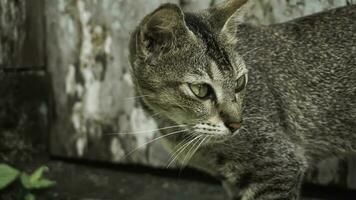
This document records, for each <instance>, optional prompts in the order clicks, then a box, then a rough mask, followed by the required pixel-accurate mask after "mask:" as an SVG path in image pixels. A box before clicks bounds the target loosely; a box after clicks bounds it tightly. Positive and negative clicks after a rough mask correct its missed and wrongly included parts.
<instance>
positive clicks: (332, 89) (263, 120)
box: [130, 0, 356, 200]
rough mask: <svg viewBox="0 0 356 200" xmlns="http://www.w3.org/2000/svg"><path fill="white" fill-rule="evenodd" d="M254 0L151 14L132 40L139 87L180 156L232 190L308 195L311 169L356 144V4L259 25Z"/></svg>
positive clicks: (239, 194) (250, 198) (240, 194)
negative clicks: (252, 15)
mask: <svg viewBox="0 0 356 200" xmlns="http://www.w3.org/2000/svg"><path fill="white" fill-rule="evenodd" d="M245 2H246V0H230V1H225V2H223V3H221V4H218V5H216V6H214V7H211V8H208V9H206V10H202V11H199V12H196V13H184V12H183V11H182V10H181V9H180V8H179V7H178V6H177V5H174V4H164V5H162V6H161V7H159V8H158V9H156V10H155V11H154V12H152V13H151V14H149V15H147V16H146V17H145V18H144V19H143V20H142V22H141V23H140V24H139V26H138V27H137V28H136V30H135V31H134V32H133V33H132V36H131V41H130V63H131V67H132V77H133V79H134V83H135V89H136V92H137V94H138V95H140V96H142V97H143V99H142V100H141V103H142V105H143V106H144V108H145V109H146V110H147V112H148V113H150V114H152V115H153V117H154V118H155V120H156V122H157V123H158V125H159V126H160V127H161V128H163V129H162V131H161V134H163V135H165V136H167V137H165V142H166V143H167V146H168V147H169V148H170V150H171V151H172V153H173V154H174V155H173V158H174V159H177V160H178V161H179V162H180V163H181V164H182V165H185V164H186V163H187V162H188V161H189V165H193V166H195V167H198V168H200V169H203V170H206V171H208V172H210V173H212V174H213V175H216V176H217V177H219V178H221V179H222V181H223V183H224V186H226V188H228V193H229V195H230V196H231V197H232V198H234V199H239V198H242V199H243V200H271V199H299V193H300V191H299V190H300V186H301V181H302V179H303V175H304V173H305V171H306V169H307V168H308V167H310V166H313V165H314V164H315V163H317V162H318V161H320V160H321V159H324V158H326V157H329V156H339V155H344V154H347V153H351V152H355V150H356V45H355V43H356V23H355V22H356V6H347V7H344V8H339V9H335V10H331V11H328V12H323V13H318V14H316V15H312V16H308V17H304V18H299V19H296V20H293V21H290V22H286V23H282V24H276V25H271V26H252V25H248V24H243V23H241V22H239V18H240V16H241V15H242V13H243V12H242V11H243V8H244V6H243V5H244V4H245ZM177 147H178V148H177Z"/></svg>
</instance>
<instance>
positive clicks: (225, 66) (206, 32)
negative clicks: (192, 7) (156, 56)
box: [185, 13, 234, 73]
mask: <svg viewBox="0 0 356 200" xmlns="http://www.w3.org/2000/svg"><path fill="white" fill-rule="evenodd" d="M185 22H186V24H187V26H188V28H189V29H190V31H192V33H193V34H194V35H195V37H196V38H198V40H199V41H200V42H201V43H202V45H203V46H204V48H205V54H206V55H207V56H208V58H209V60H211V61H212V62H213V63H214V64H215V65H214V66H215V67H217V68H218V70H219V71H221V73H223V71H233V70H234V67H233V63H231V59H230V58H229V54H228V52H227V50H226V49H225V47H224V46H223V44H222V43H221V41H219V38H218V35H217V34H216V33H215V32H214V31H212V28H211V27H210V26H209V24H208V23H206V22H204V20H203V18H201V17H199V16H198V15H194V14H189V13H187V14H185Z"/></svg>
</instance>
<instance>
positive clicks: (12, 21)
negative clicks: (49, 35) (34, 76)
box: [0, 0, 44, 68]
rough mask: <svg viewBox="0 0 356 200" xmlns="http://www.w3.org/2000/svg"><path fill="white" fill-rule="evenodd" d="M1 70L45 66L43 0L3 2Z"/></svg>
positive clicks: (0, 39)
mask: <svg viewBox="0 0 356 200" xmlns="http://www.w3.org/2000/svg"><path fill="white" fill-rule="evenodd" d="M0 30H1V31H0V67H2V68H4V67H6V68H19V67H20V68H24V67H26V68H31V67H34V66H43V65H44V43H43V41H44V23H43V0H26V1H13V0H3V1H0Z"/></svg>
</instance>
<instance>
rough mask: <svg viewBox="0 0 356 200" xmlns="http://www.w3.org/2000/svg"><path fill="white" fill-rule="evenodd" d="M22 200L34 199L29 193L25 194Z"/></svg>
mask: <svg viewBox="0 0 356 200" xmlns="http://www.w3.org/2000/svg"><path fill="white" fill-rule="evenodd" d="M24 200H36V197H35V195H33V194H31V193H27V194H26V196H25V198H24Z"/></svg>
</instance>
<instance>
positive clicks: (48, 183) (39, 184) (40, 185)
mask: <svg viewBox="0 0 356 200" xmlns="http://www.w3.org/2000/svg"><path fill="white" fill-rule="evenodd" d="M54 185H56V182H55V181H52V180H49V179H39V180H37V181H36V182H34V183H33V184H32V185H31V189H45V188H50V187H53V186H54Z"/></svg>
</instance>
